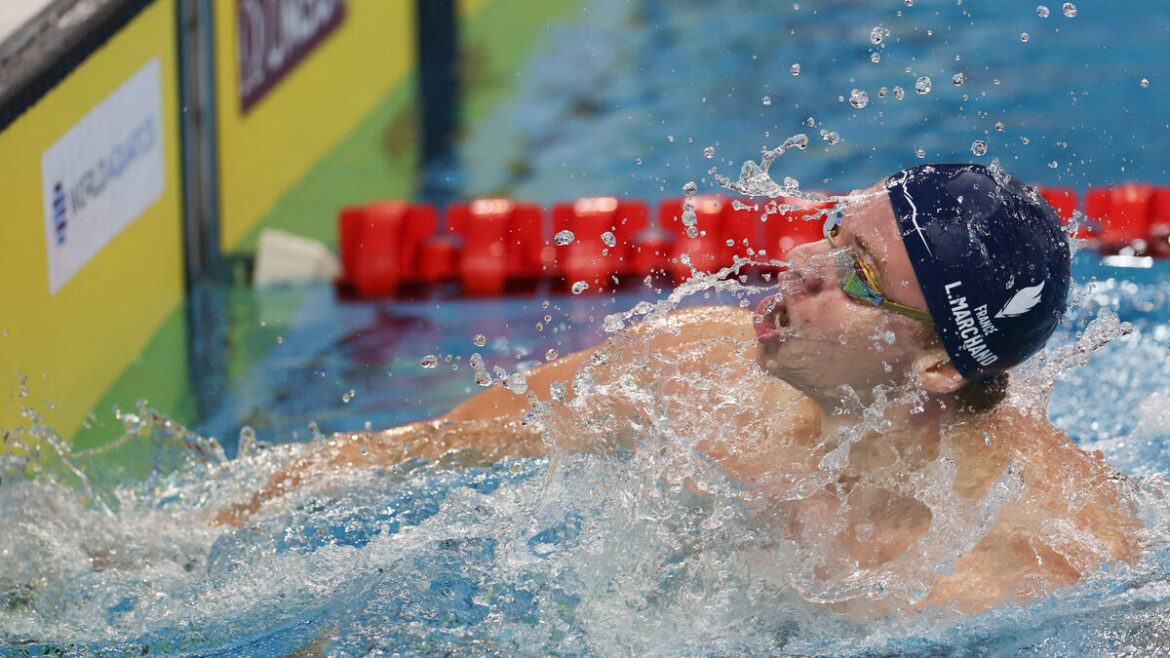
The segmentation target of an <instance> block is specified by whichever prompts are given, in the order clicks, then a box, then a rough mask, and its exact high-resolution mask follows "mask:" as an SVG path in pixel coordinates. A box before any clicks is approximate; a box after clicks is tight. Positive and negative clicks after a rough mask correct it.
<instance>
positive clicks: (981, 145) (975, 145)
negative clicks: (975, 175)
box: [971, 139, 987, 156]
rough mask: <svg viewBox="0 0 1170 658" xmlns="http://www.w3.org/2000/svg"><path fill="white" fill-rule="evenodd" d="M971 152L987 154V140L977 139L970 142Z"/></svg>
mask: <svg viewBox="0 0 1170 658" xmlns="http://www.w3.org/2000/svg"><path fill="white" fill-rule="evenodd" d="M971 152H972V153H974V154H975V155H980V156H981V155H987V142H985V141H983V140H982V139H977V140H975V141H974V142H971Z"/></svg>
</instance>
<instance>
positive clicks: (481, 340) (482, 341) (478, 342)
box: [471, 334, 487, 347]
mask: <svg viewBox="0 0 1170 658" xmlns="http://www.w3.org/2000/svg"><path fill="white" fill-rule="evenodd" d="M471 342H473V343H475V346H476V347H483V346H484V345H487V338H486V337H485V336H484V335H483V334H476V335H475V336H474V337H473V338H472V339H471Z"/></svg>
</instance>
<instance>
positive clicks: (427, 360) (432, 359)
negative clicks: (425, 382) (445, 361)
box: [418, 354, 439, 368]
mask: <svg viewBox="0 0 1170 658" xmlns="http://www.w3.org/2000/svg"><path fill="white" fill-rule="evenodd" d="M418 364H419V365H420V366H422V367H424V368H434V367H435V366H437V365H439V357H437V356H435V355H434V354H428V355H426V356H424V357H423V358H422V359H420V360H419V362H418Z"/></svg>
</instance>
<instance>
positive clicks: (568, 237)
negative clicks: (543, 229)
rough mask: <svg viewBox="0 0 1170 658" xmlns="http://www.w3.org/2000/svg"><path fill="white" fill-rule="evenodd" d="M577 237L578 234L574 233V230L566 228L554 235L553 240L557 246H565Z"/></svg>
mask: <svg viewBox="0 0 1170 658" xmlns="http://www.w3.org/2000/svg"><path fill="white" fill-rule="evenodd" d="M576 237H577V236H575V235H573V232H572V231H570V230H568V229H566V230H564V231H561V232H560V233H557V234H556V235H554V236H553V242H555V243H557V246H559V247H563V246H565V245H567V244H569V243H570V242H572V241H573V240H574V239H576Z"/></svg>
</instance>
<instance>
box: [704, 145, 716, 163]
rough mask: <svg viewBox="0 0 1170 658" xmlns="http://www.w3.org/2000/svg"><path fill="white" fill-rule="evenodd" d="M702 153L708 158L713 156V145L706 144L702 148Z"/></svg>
mask: <svg viewBox="0 0 1170 658" xmlns="http://www.w3.org/2000/svg"><path fill="white" fill-rule="evenodd" d="M703 155H704V156H706V158H707V159H708V160H710V159H711V158H713V157H715V147H714V146H708V147H707V148H705V149H703Z"/></svg>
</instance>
